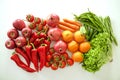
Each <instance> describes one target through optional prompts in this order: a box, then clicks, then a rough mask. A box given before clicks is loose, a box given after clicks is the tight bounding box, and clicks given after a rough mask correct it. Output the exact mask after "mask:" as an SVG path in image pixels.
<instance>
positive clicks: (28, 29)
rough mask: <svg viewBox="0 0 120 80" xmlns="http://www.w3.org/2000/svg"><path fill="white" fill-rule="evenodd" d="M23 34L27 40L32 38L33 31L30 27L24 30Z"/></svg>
mask: <svg viewBox="0 0 120 80" xmlns="http://www.w3.org/2000/svg"><path fill="white" fill-rule="evenodd" d="M21 32H22V35H23V36H24V37H25V38H30V36H31V35H32V30H31V29H30V28H29V27H25V28H23V29H22V31H21Z"/></svg>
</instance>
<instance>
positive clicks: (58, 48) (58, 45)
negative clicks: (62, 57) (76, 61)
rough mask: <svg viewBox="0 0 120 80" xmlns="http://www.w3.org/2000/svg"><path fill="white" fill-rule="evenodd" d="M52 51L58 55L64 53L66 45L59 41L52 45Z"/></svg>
mask: <svg viewBox="0 0 120 80" xmlns="http://www.w3.org/2000/svg"><path fill="white" fill-rule="evenodd" d="M54 50H55V51H56V52H58V53H64V52H66V50H67V44H66V43H65V42H64V41H62V40H59V41H57V42H56V43H55V44H54Z"/></svg>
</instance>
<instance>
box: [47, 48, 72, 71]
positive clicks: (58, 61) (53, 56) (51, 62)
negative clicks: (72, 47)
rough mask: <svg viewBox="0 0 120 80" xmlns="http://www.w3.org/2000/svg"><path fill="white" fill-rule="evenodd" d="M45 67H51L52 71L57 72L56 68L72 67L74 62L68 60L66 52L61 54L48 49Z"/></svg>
mask: <svg viewBox="0 0 120 80" xmlns="http://www.w3.org/2000/svg"><path fill="white" fill-rule="evenodd" d="M46 59H47V61H46V64H45V66H46V67H48V68H49V67H51V69H53V70H57V69H58V68H65V67H66V66H72V65H73V64H74V61H73V60H72V59H71V58H70V56H69V54H68V53H67V52H64V53H62V54H59V53H56V52H55V51H54V49H53V48H50V50H49V52H48V54H47V56H46Z"/></svg>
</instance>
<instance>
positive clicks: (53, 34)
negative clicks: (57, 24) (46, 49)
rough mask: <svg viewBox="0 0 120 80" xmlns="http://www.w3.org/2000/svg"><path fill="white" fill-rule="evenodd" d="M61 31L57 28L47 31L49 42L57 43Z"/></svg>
mask: <svg viewBox="0 0 120 80" xmlns="http://www.w3.org/2000/svg"><path fill="white" fill-rule="evenodd" d="M61 35H62V31H61V30H60V29H59V28H51V29H49V31H48V36H49V37H50V40H53V41H58V40H59V39H60V38H61Z"/></svg>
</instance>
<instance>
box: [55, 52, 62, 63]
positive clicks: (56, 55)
mask: <svg viewBox="0 0 120 80" xmlns="http://www.w3.org/2000/svg"><path fill="white" fill-rule="evenodd" d="M60 59H61V58H60V55H59V54H54V55H53V60H54V62H59V61H60Z"/></svg>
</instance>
